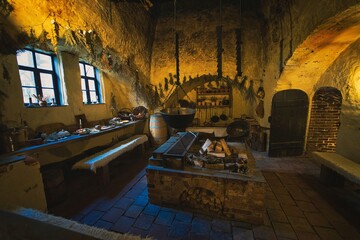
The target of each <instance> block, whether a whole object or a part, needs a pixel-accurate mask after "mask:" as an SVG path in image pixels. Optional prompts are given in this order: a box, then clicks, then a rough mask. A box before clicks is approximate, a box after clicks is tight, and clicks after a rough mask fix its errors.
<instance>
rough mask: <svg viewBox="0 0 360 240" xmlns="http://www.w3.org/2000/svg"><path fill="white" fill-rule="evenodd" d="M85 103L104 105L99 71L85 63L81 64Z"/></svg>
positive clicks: (81, 62)
mask: <svg viewBox="0 0 360 240" xmlns="http://www.w3.org/2000/svg"><path fill="white" fill-rule="evenodd" d="M79 67H80V76H81V91H82V96H83V103H85V104H98V103H102V99H101V84H100V74H99V70H98V69H97V68H96V67H94V66H92V65H90V64H89V63H86V62H84V61H80V62H79Z"/></svg>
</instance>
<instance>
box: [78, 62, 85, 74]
mask: <svg viewBox="0 0 360 240" xmlns="http://www.w3.org/2000/svg"><path fill="white" fill-rule="evenodd" d="M79 67H80V75H81V76H85V71H84V64H83V63H79Z"/></svg>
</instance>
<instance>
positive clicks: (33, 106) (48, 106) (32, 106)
mask: <svg viewBox="0 0 360 240" xmlns="http://www.w3.org/2000/svg"><path fill="white" fill-rule="evenodd" d="M55 107H66V105H46V106H40V105H38V104H33V105H31V106H28V105H25V108H55Z"/></svg>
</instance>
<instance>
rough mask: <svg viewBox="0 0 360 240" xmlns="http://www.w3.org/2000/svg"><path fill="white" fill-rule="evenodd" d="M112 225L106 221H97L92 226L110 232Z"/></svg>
mask: <svg viewBox="0 0 360 240" xmlns="http://www.w3.org/2000/svg"><path fill="white" fill-rule="evenodd" d="M112 225H113V224H112V223H110V222H107V221H103V220H101V219H100V220H99V221H97V222H96V223H95V224H94V227H98V228H103V229H106V230H110V228H111V227H112Z"/></svg>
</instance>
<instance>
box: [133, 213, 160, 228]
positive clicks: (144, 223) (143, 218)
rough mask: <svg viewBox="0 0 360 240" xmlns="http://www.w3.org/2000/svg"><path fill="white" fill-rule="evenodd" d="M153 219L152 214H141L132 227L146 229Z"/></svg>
mask: <svg viewBox="0 0 360 240" xmlns="http://www.w3.org/2000/svg"><path fill="white" fill-rule="evenodd" d="M154 220H155V217H154V216H151V215H146V214H141V215H140V216H139V217H138V218H137V220H136V222H135V224H134V227H136V228H139V229H142V230H148V229H149V228H150V226H151V225H152V224H153V222H154Z"/></svg>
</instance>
